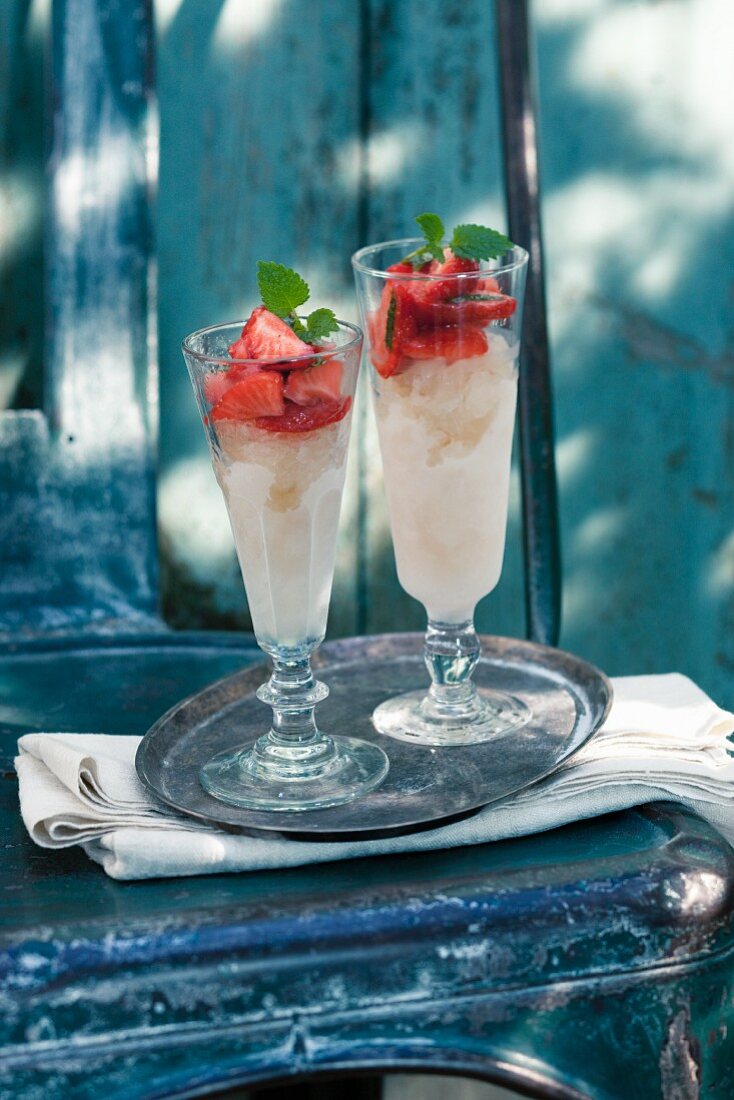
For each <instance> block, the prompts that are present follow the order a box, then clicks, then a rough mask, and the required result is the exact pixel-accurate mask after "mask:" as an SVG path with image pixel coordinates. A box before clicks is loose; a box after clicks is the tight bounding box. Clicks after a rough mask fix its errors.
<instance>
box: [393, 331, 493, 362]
mask: <svg viewBox="0 0 734 1100" xmlns="http://www.w3.org/2000/svg"><path fill="white" fill-rule="evenodd" d="M488 347H489V345H488V343H487V337H486V336H485V335H484V333H483V332H482V330H481V329H480V328H473V327H471V326H462V327H461V328H459V327H458V326H455V325H454V326H447V327H446V328H437V329H432V330H431V331H429V332H421V333H419V335H418V336H414V337H413V338H412V339H410V340H406V341H405V343H404V344H403V354H404V355H407V356H408V358H409V359H445V360H446V362H447V363H455V362H456V361H457V360H458V359H473V358H474V357H475V356H477V355H484V353H485V352H486V350H487V348H488Z"/></svg>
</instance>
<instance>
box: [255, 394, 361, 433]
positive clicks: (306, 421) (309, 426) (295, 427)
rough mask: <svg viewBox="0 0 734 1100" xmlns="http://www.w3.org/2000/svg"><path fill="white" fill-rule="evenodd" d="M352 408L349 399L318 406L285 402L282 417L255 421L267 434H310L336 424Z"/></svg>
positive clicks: (270, 417) (345, 398) (263, 418)
mask: <svg viewBox="0 0 734 1100" xmlns="http://www.w3.org/2000/svg"><path fill="white" fill-rule="evenodd" d="M351 407H352V399H351V397H341V398H338V399H337V400H334V401H322V402H321V404H319V405H313V406H305V405H296V404H295V403H294V402H292V401H286V403H285V411H284V412H283V415H282V416H268V417H262V419H260V420H256V421H255V423H256V424H257V426H258V428H263V429H264V430H265V431H267V432H312V431H314V430H315V429H316V428H323V427H324V426H325V425H326V424H336V423H337V421H339V420H342V419H343V418H344V417H345V416H346V415H347V413H348V412H349V410H350V409H351Z"/></svg>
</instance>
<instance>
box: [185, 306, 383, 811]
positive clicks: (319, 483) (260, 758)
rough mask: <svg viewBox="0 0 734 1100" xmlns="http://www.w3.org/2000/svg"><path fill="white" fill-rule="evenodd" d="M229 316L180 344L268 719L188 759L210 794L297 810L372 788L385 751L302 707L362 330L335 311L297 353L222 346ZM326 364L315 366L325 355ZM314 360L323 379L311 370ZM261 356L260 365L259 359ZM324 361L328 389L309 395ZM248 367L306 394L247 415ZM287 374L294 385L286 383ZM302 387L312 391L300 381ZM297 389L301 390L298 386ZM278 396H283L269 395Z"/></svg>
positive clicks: (229, 337)
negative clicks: (239, 738) (265, 667)
mask: <svg viewBox="0 0 734 1100" xmlns="http://www.w3.org/2000/svg"><path fill="white" fill-rule="evenodd" d="M241 329H242V322H238V323H236V324H234V323H233V324H227V325H218V326H213V327H211V328H206V329H202V330H201V331H199V332H195V333H193V334H192V335H190V336H187V337H186V339H185V340H184V342H183V354H184V358H185V360H186V365H187V367H188V370H189V374H190V376H191V381H192V383H193V386H194V392H195V394H196V399H197V403H198V406H199V410H200V412H201V416H202V419H203V422H204V426H205V429H206V435H207V441H208V444H209V450H210V453H211V459H212V464H213V467H214V473H215V475H216V478H217V481H218V482H219V486H220V488H221V490H222V493H223V495H224V499H225V502H226V505H227V511H228V513H229V520H230V524H231V526H232V534H233V536H234V541H235V547H236V550H237V556H238V559H239V563H240V568H241V570H242V577H243V580H244V584H245V589H246V592H247V598H248V602H249V607H250V613H251V615H252V623H253V628H254V631H255V636H256V638H257V642H258V644H259V645H260V647H261V648H262V649H263V650H264V651H265V652H266V653H267V654H268V655H269V656H270V658H271V660H272V665H273V672H272V675H271V677H270V680H269V681H268V682H267V683H265V684H263V685H262V687H261V688H259V690H258V692H257V696H258V698H259V699H260V700H261V701H262V702H263V703H266V704H267V705H268V706H270V707H271V708H272V724H271V728H270V730H268V731H266V732H263V733H262V735H261V736H259V737H256V734H257V732H258V731H257V729H253V730H252V736H251V738H250V741H249V742H248V743H246V744H244V745H243V746H242V747H241V748H239V749H237V750H235V751H233V752H226V753H220V754H219V755H218V756H215V757H214V758H213V759H212V760H210V761H208V762H207V763H206V764H205V765H204V766H203V768H202V769H201V773H200V778H201V782H202V785H203V786H204V788H205V789H206V790H207V791H209V792H210V793H211V794H212V795H214V797H215V798H219V799H221V800H222V801H224V802H228V803H230V804H233V805H236V806H242V807H246V808H250V809H260V810H288V811H298V810H309V809H315V808H317V807H326V806H336V805H339V804H341V803H344V802H350V801H352V800H353V799H355V798H358V797H359V796H360V795H362V794H364V793H365V792H367V791H370V790H372V789H374V788H375V787H377V786H378V785H379V784H380V783H381V782H382V780H383V779H384V777H385V775H386V774H387V770H388V760H387V757H386V755H385V753H384V752H383V751H382V750H381V749H379V748H378V747H377V746H376V745H372V744H370V743H369V742H367V741H361V740H358V739H357V738H353V737H332V736H329V735H327V734H325V733H323V732H322V731H321V730H320V729H319V728H318V726H317V725H316V721H315V717H314V709H315V707H316V704H317V703H319V702H321V701H322V700H323V699H325V698H326V696H327V695H328V694H329V690H328V688H327V687H326V685H325V684H323V683H320V682H319V681H318V680H315V679H314V677H313V674H312V671H311V655H312V653H313V651H314V649H315V648H316V647H317V646H318V645H319V643H320V642H321V641H322V640H323V638H324V634H325V632H326V619H327V613H328V608H329V597H330V594H331V585H332V580H333V573H334V558H335V554H336V536H337V525H338V521H339V511H340V508H341V499H342V490H343V487H344V475H345V469H346V460H347V447H348V444H349V434H350V427H351V419H352V415H351V411H352V400H353V395H354V388H355V384H356V379H357V373H358V370H359V360H360V356H361V351H362V334H361V332H360V330H359V329H358V328H356V327H355V326H353V325H349V324H346V323H344V322H339V331H338V332H337V333H336V334H333V335H332V336H331V337H330V338H329V344H328V346H326V347H321V348H319V349H314V352H313V353H312V354H311V355H309V356H303V355H301V356H296V357H291V358H287V359H280V360H277V361H276V360H270V361H263V360H262V359H259V360H246V359H233V358H231V356H230V355H229V354H228V348H230V347H233V349H234V345H235V344H236V342H237V340H238V337H239V336H240V331H241ZM327 364H328V366H327ZM311 366H314V368H315V367H318V368H319V371H320V376H321V379H322V381H321V382H320V383H319V385H318V386H315V384H314V383H313V382H311V380H312V379H313V378H314V377H315V372H314V371H311V372H309V367H311ZM268 368H270V369H268ZM324 374H325V375H326V377H327V380H328V381H329V385H330V386H331V390H330V391H328V392H327V394H326V396H324V397H320V396H319V392H320V389H322V388H323V377H324ZM253 376H256V377H257V379H258V382H262V381H263V378H265V383H264V388H265V393H266V398H265V400H266V401H267V393H268V387H267V382H268V381H270V382H272V383H273V386H275V387H276V389H278V390H281V389H282V388H283V387H282V384H281V381H280V380H281V379H285V394H286V398H287V397H288V395H289V394H291V393H293V394H294V395H295V396H298V397H300V399H301V400H305V401H307V402H308V401H311V403H310V404H302V405H299V404H296V403H294V402H293V401H290V400H287V399H286V400H285V402H284V404H283V405H282V408H281V415H272V412H271V411H270V410H267V409H266V408H265V407H264V409H265V411H268V413H269V415H265V416H263V415H260V416H253V408H252V398H249V397H248V398H243V397H242V396H241V394H242V392H243V391H244V390H246V389H248V387H249V383H248V387H240V389H239V390H238V382H241V381H242V380H243V379H245V378H248V379H250V378H252V377H253ZM297 386H298V387H300V391H298V390H297V389H296V387H297ZM309 386H310V390H311V391H313V390H314V389H315V391H316V392H315V396H314V397H313V400H312V399H311V392H310V391H309V390H308V387H309ZM304 392H305V398H304V396H303V395H304ZM281 400H282V399H281Z"/></svg>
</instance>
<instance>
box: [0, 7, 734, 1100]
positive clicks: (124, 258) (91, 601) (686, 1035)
mask: <svg viewBox="0 0 734 1100" xmlns="http://www.w3.org/2000/svg"><path fill="white" fill-rule="evenodd" d="M498 16H499V20H500V27H501V30H502V33H501V35H500V43H501V45H502V48H503V51H504V52H503V56H502V66H501V68H502V74H503V81H504V91H505V103H506V105H507V109H506V111H505V140H506V150H507V154H508V155H507V172H508V177H509V181H510V183H511V186H510V187H509V189H508V190H509V195H510V200H511V201H510V223H511V233H512V235H513V236H515V237H516V238H517V239H519V240H521V241H522V242H524V243H525V242H527V243H529V244H530V245H531V246H532V249H533V252H534V259H535V265H534V278H533V281H532V284H531V291H530V299H529V310H528V320H529V330H528V331H529V337H530V338H529V342H528V354H527V355H526V362H525V370H524V375H523V388H522V400H521V427H522V442H523V476H524V487H525V520H526V536H527V538H526V546H527V560H526V566H527V578H528V608H529V625H530V631H531V633H532V635H533V636H534V637H536V638H539V639H543V640H554V639H555V638H556V636H557V630H558V573H559V570H558V559H557V532H556V528H555V518H554V517H555V511H554V503H555V502H554V473H553V457H552V455H553V452H552V430H551V424H550V404H549V401H548V364H547V356H546V352H545V343H546V342H545V338H544V328H543V325H544V320H543V308H542V283H541V281H540V273H541V267H540V263H539V259H540V255H539V246H540V233H539V223H538V220H537V201H536V199H537V193H536V192H537V179H535V177H534V176H533V173H532V171H531V169H532V163H533V158H532V152H533V142H534V137H533V133H532V127H531V126H529V120H532V112H531V106H532V103H531V97H530V86H529V81H528V65H527V55H526V51H527V28H526V26H525V16H526V11H525V4H524V3H522V2H521V0H500V2H499V3H498ZM150 47H151V26H150V13H149V11H148V9H147V7H146V6H145V5H140V6H138V5H136V4H133V5H129V6H124V5H120V6H115V5H109V6H108V5H106V4H104V3H99V4H91V3H89V2H88V0H57V3H56V4H55V6H54V88H55V129H54V137H53V148H52V151H51V152H52V159H51V165H52V173H51V201H50V227H49V240H50V242H51V246H50V249H49V256H48V276H49V278H48V297H49V305H50V311H49V312H50V316H51V317H52V323H51V324H50V326H49V330H48V339H47V371H46V386H45V400H46V405H45V408H44V410H38V411H28V412H22V413H6V414H4V416H3V417H2V418H0V438H2V442H3V448H2V459H1V460H0V461H1V462H2V470H1V478H2V484H3V487H4V489H5V499H6V507H4V509H3V510H2V511H1V512H0V524H1V525H2V531H1V532H0V535H1V537H2V545H3V548H4V552H3V553H4V560H3V575H2V577H0V625H1V626H2V630H3V636H4V639H5V640H4V642H3V645H2V650H0V722H1V723H2V725H1V727H0V736H1V738H2V740H1V742H0V749H1V751H2V754H3V757H2V763H3V769H4V776H5V783H4V784H3V788H2V791H3V793H2V808H1V809H0V812H1V813H2V815H3V821H4V824H5V831H4V834H3V835H4V836H5V837H6V842H5V843H6V848H5V859H4V861H3V866H2V869H1V870H0V886H1V887H2V893H1V896H2V899H3V906H2V910H1V912H0V943H1V944H2V955H1V956H0V997H1V998H2V1007H3V1012H2V1023H1V1024H0V1096H6V1095H7V1096H8V1097H10V1096H13V1097H20V1098H28V1100H30V1098H36V1097H41V1096H42V1097H44V1100H57V1098H59V1100H61V1098H66V1097H69V1096H75V1097H79V1098H80V1100H85V1098H87V1097H88V1098H90V1100H91V1097H93V1096H94V1097H98V1096H100V1095H105V1094H106V1095H109V1096H111V1097H113V1096H114V1097H116V1098H130V1100H132V1098H136V1100H137V1098H148V1097H149V1098H153V1097H166V1096H196V1095H206V1094H212V1093H213V1092H216V1091H218V1090H224V1089H228V1088H234V1087H235V1086H238V1085H255V1084H263V1083H273V1082H275V1083H277V1082H286V1081H300V1080H308V1079H319V1078H320V1077H321V1076H322V1075H323V1076H325V1077H329V1076H330V1075H334V1074H350V1075H351V1074H355V1073H357V1072H358V1071H359V1072H369V1073H372V1074H376V1073H378V1072H381V1071H382V1072H384V1071H386V1070H390V1069H393V1070H394V1069H404V1070H423V1071H436V1072H453V1073H459V1074H467V1075H473V1076H477V1077H482V1078H486V1079H489V1080H496V1081H498V1082H501V1083H505V1084H508V1085H510V1086H514V1087H515V1088H517V1089H518V1090H520V1091H524V1092H525V1093H527V1094H528V1095H530V1096H538V1097H564V1098H579V1097H590V1098H594V1100H602V1098H603V1100H607V1098H620V1100H622V1098H623V1100H651V1098H654V1097H663V1098H664V1100H693V1098H696V1097H699V1096H700V1097H704V1096H705V1097H711V1098H712V1100H724V1098H728V1097H731V1096H732V1095H734V1060H733V1059H732V1042H731V1039H730V1038H729V1035H730V1033H731V1031H732V1027H733V1026H734V1019H733V1018H732V1017H733V1013H732V1007H731V993H730V989H731V978H732V953H733V952H734V937H733V935H732V915H733V914H734V894H733V890H734V860H733V857H732V853H731V851H730V848H729V846H728V845H727V844H726V843H725V842H724V841H723V839H722V838H721V837H720V836H719V835H718V834H717V833H716V832H715V831H714V830H713V829H711V828H710V827H709V826H708V825H706V824H705V823H703V822H701V821H699V820H698V819H696V818H695V817H693V816H692V815H690V814H688V813H685V812H683V811H681V810H680V809H679V808H677V807H675V806H672V805H656V806H651V807H646V808H644V809H641V810H638V811H634V812H628V813H625V814H617V815H613V816H610V817H608V818H604V819H599V820H596V821H592V822H586V823H581V824H578V825H573V826H568V827H566V828H564V829H560V830H557V831H555V832H553V833H550V834H547V835H545V836H538V837H528V838H525V839H521V840H516V841H512V842H505V843H501V844H494V845H485V846H480V847H477V848H472V849H465V850H461V851H448V852H443V853H438V854H435V853H434V854H430V855H420V856H402V857H392V858H390V859H371V860H360V861H353V862H350V863H339V862H336V863H333V864H330V865H327V866H321V867H319V868H318V870H317V871H311V870H309V869H307V868H306V869H300V870H290V871H287V872H282V873H277V874H276V873H267V874H251V875H241V876H236V875H230V876H212V877H200V878H192V879H182V880H175V881H166V882H151V883H130V884H120V883H115V882H113V881H111V880H109V879H108V878H106V877H105V876H104V875H103V874H102V872H101V871H100V870H99V868H97V867H95V866H94V865H92V864H91V863H90V862H89V861H88V860H87V859H86V857H85V856H83V855H82V854H81V853H79V852H75V851H69V852H66V853H53V854H51V853H47V852H44V851H41V850H40V849H38V848H35V847H34V846H33V845H32V844H31V842H30V841H29V840H28V838H27V836H26V835H25V832H24V829H23V827H22V823H21V821H20V818H19V815H18V812H17V795H16V787H15V783H14V773H13V770H12V757H13V754H14V751H15V742H16V739H17V737H18V736H19V735H20V734H22V733H24V732H26V731H28V730H34V729H55V730H63V729H66V730H75V731H106V732H110V733H143V732H144V731H145V729H146V728H147V727H148V725H149V724H150V723H151V722H152V721H153V720H154V719H155V718H156V717H157V716H158V715H159V714H160V713H161V712H162V711H163V710H165V709H166V708H167V707H168V706H169V705H171V704H172V703H173V702H175V701H176V700H177V699H179V698H180V697H182V696H183V695H186V694H189V693H191V692H192V691H195V690H196V689H197V688H198V687H200V686H203V685H204V684H205V683H208V682H210V681H211V680H214V679H216V678H218V677H220V676H223V675H226V674H227V673H229V672H231V671H234V670H235V669H237V668H239V667H241V665H242V664H243V663H244V662H247V661H251V660H254V659H256V658H257V650H256V648H255V647H254V644H253V642H252V639H251V638H249V637H248V636H245V635H222V634H175V633H173V632H171V631H169V630H168V629H167V628H166V627H165V625H164V624H163V622H162V621H161V620H160V619H159V617H158V614H157V609H156V601H157V595H156V593H157V582H156V546H155V524H154V510H153V503H152V502H153V484H154V480H153V447H152V443H151V440H152V439H153V437H154V431H153V430H152V427H151V416H152V414H151V408H150V405H149V403H148V399H147V396H146V395H147V389H146V378H147V376H148V375H147V367H148V355H149V346H150V345H149V342H148V334H147V327H146V325H147V321H146V319H147V316H148V302H147V295H148V281H147V272H148V261H149V259H150V256H151V248H152V246H151V235H150V224H149V219H150V209H149V201H148V190H147V172H146V164H145V157H144V150H145V142H144V140H143V136H142V132H141V127H142V120H143V117H144V112H145V104H146V100H147V96H148V94H149V91H150V87H149V81H150V71H151V69H150V64H149V61H150ZM513 105H514V106H513ZM111 154H114V155H111ZM111 172H113V173H114V179H113V180H112V181H111V180H110V178H109V175H108V174H109V173H111ZM100 197H102V199H103V200H104V201H100ZM11 488H12V492H11V491H10V489H11ZM349 1092H350V1094H351V1096H352V1097H356V1095H357V1092H358V1084H356V1083H354V1082H353V1083H351V1084H350V1086H349Z"/></svg>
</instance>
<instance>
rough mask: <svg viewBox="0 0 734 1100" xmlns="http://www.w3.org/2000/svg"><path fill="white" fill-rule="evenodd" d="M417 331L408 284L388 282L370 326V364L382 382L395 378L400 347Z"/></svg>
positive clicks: (399, 359) (399, 363)
mask: <svg viewBox="0 0 734 1100" xmlns="http://www.w3.org/2000/svg"><path fill="white" fill-rule="evenodd" d="M417 331H418V321H417V317H416V305H415V298H414V295H413V293H412V287H411V283H409V282H408V281H407V280H406V281H405V282H399V281H397V280H396V281H394V282H387V283H386V284H385V287H384V289H383V291H382V300H381V302H380V308H379V310H378V311H377V314H376V315H375V317H374V324H371V325H370V341H371V344H372V362H373V363H374V365H375V370H376V371H377V372H378V374H381V375H382V377H383V378H389V377H390V376H391V375H392V374H396V373H397V372H398V370H399V369H400V365H401V362H402V358H403V355H402V351H401V348H402V345H403V343H404V341H405V340H409V339H410V338H411V336H414V335H415V333H416V332H417Z"/></svg>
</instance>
